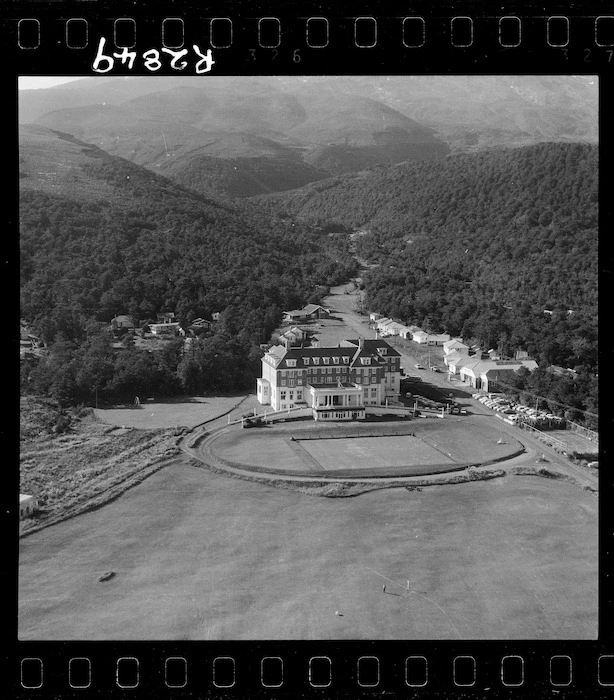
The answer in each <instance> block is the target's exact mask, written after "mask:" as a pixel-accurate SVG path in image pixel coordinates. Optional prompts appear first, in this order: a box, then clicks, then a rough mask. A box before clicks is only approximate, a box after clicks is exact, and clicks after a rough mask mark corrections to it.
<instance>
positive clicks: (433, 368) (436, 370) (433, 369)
mask: <svg viewBox="0 0 614 700" xmlns="http://www.w3.org/2000/svg"><path fill="white" fill-rule="evenodd" d="M429 369H430V370H431V372H441V370H440V369H439V367H429Z"/></svg>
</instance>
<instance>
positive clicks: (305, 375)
mask: <svg viewBox="0 0 614 700" xmlns="http://www.w3.org/2000/svg"><path fill="white" fill-rule="evenodd" d="M400 359H401V356H400V354H399V353H398V352H397V351H396V350H395V349H394V348H392V347H391V346H390V345H388V343H387V342H386V341H385V340H381V339H380V340H365V339H363V338H359V339H356V340H345V341H343V342H342V343H340V344H339V345H338V346H336V347H308V348H294V347H290V348H284V347H282V346H279V345H277V346H274V347H272V348H270V349H269V350H268V351H267V352H266V353H265V354H264V357H263V358H262V377H260V378H259V379H258V381H257V396H258V401H259V402H260V403H261V404H263V405H270V406H271V408H272V409H273V410H274V411H284V410H289V409H292V408H301V407H302V408H307V407H310V408H311V409H312V410H313V415H314V418H315V419H316V420H326V419H329V420H342V419H352V418H364V407H365V406H367V405H382V404H385V403H386V399H387V398H390V397H392V396H395V397H396V396H398V394H399V391H400V380H401V365H400Z"/></svg>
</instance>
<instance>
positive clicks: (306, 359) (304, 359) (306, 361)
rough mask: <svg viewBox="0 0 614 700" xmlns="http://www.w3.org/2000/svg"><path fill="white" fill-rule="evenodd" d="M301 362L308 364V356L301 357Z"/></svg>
mask: <svg viewBox="0 0 614 700" xmlns="http://www.w3.org/2000/svg"><path fill="white" fill-rule="evenodd" d="M303 364H304V365H308V364H309V358H308V357H303Z"/></svg>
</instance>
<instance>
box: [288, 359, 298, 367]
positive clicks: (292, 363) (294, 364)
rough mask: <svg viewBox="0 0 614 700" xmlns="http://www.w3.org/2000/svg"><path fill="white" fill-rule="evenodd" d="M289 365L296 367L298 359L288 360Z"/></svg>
mask: <svg viewBox="0 0 614 700" xmlns="http://www.w3.org/2000/svg"><path fill="white" fill-rule="evenodd" d="M286 363H287V365H288V367H296V360H286Z"/></svg>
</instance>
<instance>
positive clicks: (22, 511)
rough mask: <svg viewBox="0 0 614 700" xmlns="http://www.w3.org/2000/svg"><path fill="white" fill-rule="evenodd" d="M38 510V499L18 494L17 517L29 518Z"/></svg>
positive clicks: (25, 494)
mask: <svg viewBox="0 0 614 700" xmlns="http://www.w3.org/2000/svg"><path fill="white" fill-rule="evenodd" d="M37 508H38V499H37V498H36V497H35V496H31V495H30V494H27V493H20V494H19V517H20V518H29V517H30V516H31V515H32V514H33V513H34V511H35V510H36V509H37Z"/></svg>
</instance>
